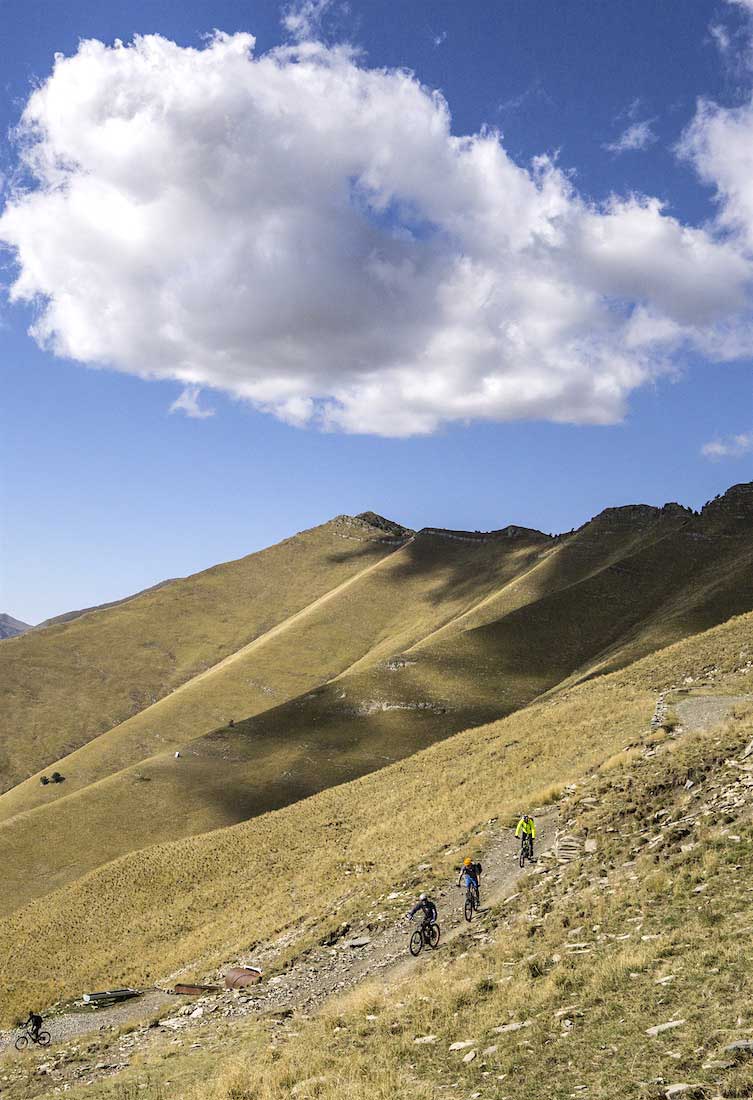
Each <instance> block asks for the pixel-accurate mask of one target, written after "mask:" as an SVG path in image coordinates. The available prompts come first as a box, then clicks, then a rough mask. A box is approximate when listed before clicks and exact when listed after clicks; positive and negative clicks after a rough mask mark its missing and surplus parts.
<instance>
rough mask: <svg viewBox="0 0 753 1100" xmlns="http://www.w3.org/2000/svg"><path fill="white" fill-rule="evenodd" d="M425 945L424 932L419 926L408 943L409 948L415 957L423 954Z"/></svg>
mask: <svg viewBox="0 0 753 1100" xmlns="http://www.w3.org/2000/svg"><path fill="white" fill-rule="evenodd" d="M423 945H424V937H423V933H422V932H421V931H419V929H418V928H417V929H416V931H415V932H414V933H413V935H412V936H411V938H410V942H409V943H408V949H409V951H410V953H411V955H413V956H414V958H415V957H416V956H418V955H420V954H421V948H422V947H423Z"/></svg>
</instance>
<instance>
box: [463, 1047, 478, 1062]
mask: <svg viewBox="0 0 753 1100" xmlns="http://www.w3.org/2000/svg"><path fill="white" fill-rule="evenodd" d="M477 1056H478V1052H477V1051H475V1050H469V1051H468V1053H467V1054H466V1055H465V1056H464V1058H463V1061H464V1062H465V1063H466V1065H468V1064H469V1063H470V1062H472V1061H473V1060H474V1059H475V1058H476V1057H477Z"/></svg>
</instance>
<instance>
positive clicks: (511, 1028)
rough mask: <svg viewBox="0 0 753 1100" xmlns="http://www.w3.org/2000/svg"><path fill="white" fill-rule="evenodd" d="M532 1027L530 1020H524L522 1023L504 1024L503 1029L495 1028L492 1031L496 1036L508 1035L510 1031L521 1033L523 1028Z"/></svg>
mask: <svg viewBox="0 0 753 1100" xmlns="http://www.w3.org/2000/svg"><path fill="white" fill-rule="evenodd" d="M530 1026H531V1021H530V1020H524V1021H523V1022H520V1023H514V1024H502V1026H501V1027H493V1028H492V1031H493V1032H494V1034H495V1035H507V1033H508V1032H510V1031H520V1029H521V1028H522V1027H530Z"/></svg>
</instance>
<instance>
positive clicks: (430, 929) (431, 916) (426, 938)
mask: <svg viewBox="0 0 753 1100" xmlns="http://www.w3.org/2000/svg"><path fill="white" fill-rule="evenodd" d="M419 911H420V912H422V913H423V920H422V921H421V927H420V928H418V929H417V930H416V931H415V932H414V933H413V935H412V936H411V938H410V940H409V942H408V950H409V951H410V953H411V955H413V957H414V958H416V957H417V956H418V955H420V954H421V950H422V949H423V947H424V945H428V946H429V947H431V948H432V949H434V948H436V946H437V944H438V943H439V925H438V924H437V907H436V905H435V904H434V902H433V901H432V899H431V898H429V897H427V896H426V894H421V896H420V898H419V899H418V901H417V903H416V904H415V905H414V906H413V908H412V909H411V911H410V913H408V919H409V920H413V918H414V917H415V915H416V913H418V912H419Z"/></svg>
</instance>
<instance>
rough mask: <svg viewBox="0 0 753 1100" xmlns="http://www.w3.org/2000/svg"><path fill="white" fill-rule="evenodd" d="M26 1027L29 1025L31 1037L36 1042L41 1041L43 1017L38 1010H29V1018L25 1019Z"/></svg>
mask: <svg viewBox="0 0 753 1100" xmlns="http://www.w3.org/2000/svg"><path fill="white" fill-rule="evenodd" d="M23 1026H24V1027H28V1029H29V1031H30V1032H31V1037H32V1039H33V1040H34V1042H35V1043H38V1042H39V1032H40V1031H41V1030H42V1017H41V1016H40V1015H39V1013H38V1012H34V1011H33V1010H32V1011H30V1012H29V1018H28V1020H26V1021H25V1023H24V1025H23Z"/></svg>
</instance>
